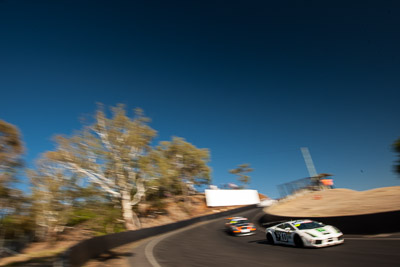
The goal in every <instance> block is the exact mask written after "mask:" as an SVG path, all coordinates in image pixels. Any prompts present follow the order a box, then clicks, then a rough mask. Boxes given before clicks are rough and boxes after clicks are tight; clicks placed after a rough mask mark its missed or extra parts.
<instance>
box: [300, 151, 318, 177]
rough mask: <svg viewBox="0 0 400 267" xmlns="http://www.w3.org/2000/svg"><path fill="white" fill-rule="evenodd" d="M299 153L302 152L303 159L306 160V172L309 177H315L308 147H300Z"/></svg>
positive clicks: (315, 172) (315, 173)
mask: <svg viewBox="0 0 400 267" xmlns="http://www.w3.org/2000/svg"><path fill="white" fill-rule="evenodd" d="M300 149H301V153H302V154H303V158H304V161H305V162H306V166H307V170H308V174H309V175H310V177H315V176H317V171H316V170H315V166H314V163H313V161H312V158H311V155H310V151H308V147H302V148H300Z"/></svg>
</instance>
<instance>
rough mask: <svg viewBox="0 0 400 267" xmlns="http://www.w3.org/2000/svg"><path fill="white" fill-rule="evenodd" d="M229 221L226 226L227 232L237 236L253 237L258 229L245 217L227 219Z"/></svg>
mask: <svg viewBox="0 0 400 267" xmlns="http://www.w3.org/2000/svg"><path fill="white" fill-rule="evenodd" d="M226 219H228V220H229V221H228V222H227V223H226V224H225V227H226V231H227V232H228V233H229V234H232V235H235V236H244V235H253V234H255V233H256V227H255V225H254V224H253V223H251V222H249V220H248V219H247V218H245V217H231V218H226Z"/></svg>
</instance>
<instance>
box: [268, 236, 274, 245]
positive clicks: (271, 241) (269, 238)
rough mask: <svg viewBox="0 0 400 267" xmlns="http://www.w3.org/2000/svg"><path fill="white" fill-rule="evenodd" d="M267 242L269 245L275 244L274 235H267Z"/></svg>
mask: <svg viewBox="0 0 400 267" xmlns="http://www.w3.org/2000/svg"><path fill="white" fill-rule="evenodd" d="M267 242H268V244H271V245H273V244H274V243H275V242H274V238H273V237H272V235H271V234H270V233H268V234H267Z"/></svg>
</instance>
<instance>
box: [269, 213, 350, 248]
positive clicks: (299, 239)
mask: <svg viewBox="0 0 400 267" xmlns="http://www.w3.org/2000/svg"><path fill="white" fill-rule="evenodd" d="M265 234H266V238H267V241H268V243H270V244H288V245H293V246H297V247H303V246H306V247H326V246H333V245H338V244H342V243H343V242H344V239H343V233H342V232H341V231H340V230H339V229H338V228H336V227H334V226H331V225H324V224H323V223H320V222H316V221H312V220H308V219H305V220H293V221H286V222H281V223H279V224H276V225H275V226H272V227H268V228H267V229H266V230H265Z"/></svg>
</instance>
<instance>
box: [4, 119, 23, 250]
mask: <svg viewBox="0 0 400 267" xmlns="http://www.w3.org/2000/svg"><path fill="white" fill-rule="evenodd" d="M23 152H24V146H23V144H22V141H21V134H20V132H19V131H18V129H17V127H15V126H14V125H12V124H10V123H7V122H5V121H3V120H0V239H3V238H4V237H5V236H9V235H10V234H12V233H15V232H16V231H17V230H18V229H16V227H15V226H16V225H18V224H19V222H20V221H21V220H20V218H21V216H18V212H19V211H21V210H22V209H23V207H24V205H23V204H24V201H25V199H24V198H23V195H22V192H21V191H20V190H18V189H16V188H15V187H14V183H15V182H17V178H16V174H17V172H18V170H20V169H21V167H22V160H21V155H22V153H23ZM1 242H2V240H0V243H1Z"/></svg>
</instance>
